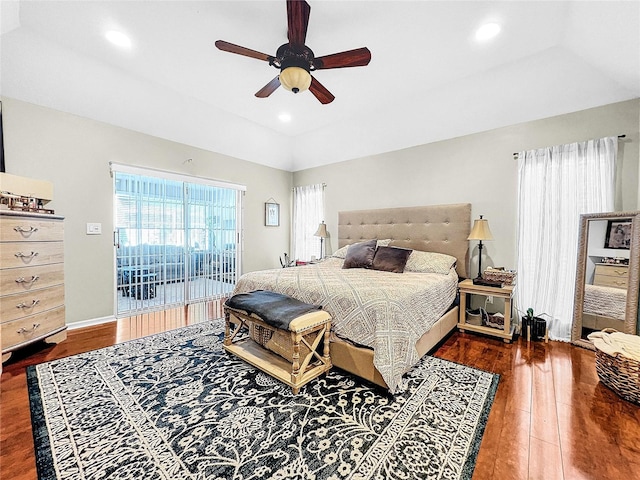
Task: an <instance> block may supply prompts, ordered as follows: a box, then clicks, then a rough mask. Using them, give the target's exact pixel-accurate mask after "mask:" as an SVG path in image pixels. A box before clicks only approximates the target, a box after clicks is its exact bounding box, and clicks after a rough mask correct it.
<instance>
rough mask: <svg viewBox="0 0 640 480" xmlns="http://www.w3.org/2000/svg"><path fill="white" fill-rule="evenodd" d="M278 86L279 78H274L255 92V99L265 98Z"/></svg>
mask: <svg viewBox="0 0 640 480" xmlns="http://www.w3.org/2000/svg"><path fill="white" fill-rule="evenodd" d="M279 86H280V78H278V77H276V78H274V79H273V80H271V81H270V82H269V83H267V84H266V85H265V86H264V87H262V88H261V89H260V90H258V91H257V92H256V97H258V98H267V97H268V96H269V95H271V94H272V93H273V92H275V91H276V89H277V88H278V87H279Z"/></svg>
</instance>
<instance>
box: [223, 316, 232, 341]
mask: <svg viewBox="0 0 640 480" xmlns="http://www.w3.org/2000/svg"><path fill="white" fill-rule="evenodd" d="M229 316H230V315H229V312H228V311H225V312H224V344H225V345H231V328H230V326H229Z"/></svg>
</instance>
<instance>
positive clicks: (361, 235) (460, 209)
mask: <svg viewBox="0 0 640 480" xmlns="http://www.w3.org/2000/svg"><path fill="white" fill-rule="evenodd" d="M470 231H471V204H468V203H461V204H451V205H433V206H425V207H406V208H385V209H378V210H356V211H348V212H338V247H343V246H345V245H351V244H352V243H357V242H361V241H363V240H370V239H372V238H378V239H387V238H390V239H391V240H392V241H391V245H392V246H396V247H404V248H412V249H414V250H424V251H430V252H438V253H446V254H448V255H452V256H454V257H456V258H457V260H458V262H457V264H456V271H457V272H458V276H459V277H461V278H467V277H468V264H469V241H468V240H467V237H468V236H469V232H470ZM457 323H458V307H457V306H455V307H454V308H452V309H450V310H449V311H447V313H445V314H444V315H443V316H442V317H441V318H440V319H439V320H438V321H437V322H436V323H435V324H434V326H433V327H432V328H431V330H429V331H428V332H427V333H425V334H424V335H423V336H422V337H420V339H419V340H418V343H417V345H416V348H417V350H418V354H419V355H420V357H422V356H423V355H425V354H426V353H427V352H429V351H430V350H431V349H433V347H435V346H436V345H437V344H438V343H439V342H440V341H441V340H442V339H443V338H444V337H446V336H447V335H448V334H449V332H450V331H451V330H453V329H454V328H455V326H456V325H457ZM330 350H331V362H332V363H333V365H334V366H336V367H338V368H341V369H343V370H346V371H348V372H350V373H353V374H354V375H358V376H359V377H361V378H364V379H365V380H369V381H370V382H373V383H375V384H376V385H379V386H381V387H384V388H388V387H387V384H386V383H385V381H384V380H383V378H382V376H381V375H380V372H378V370H377V369H376V368H375V366H374V365H373V350H372V349H370V348H366V347H358V346H355V345H353V344H352V343H349V342H347V341H344V340H341V339H339V338H338V337H336V336H335V335H332V337H331V344H330Z"/></svg>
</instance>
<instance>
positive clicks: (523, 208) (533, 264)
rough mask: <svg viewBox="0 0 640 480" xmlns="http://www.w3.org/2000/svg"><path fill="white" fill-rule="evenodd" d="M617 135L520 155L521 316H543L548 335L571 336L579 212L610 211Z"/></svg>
mask: <svg viewBox="0 0 640 480" xmlns="http://www.w3.org/2000/svg"><path fill="white" fill-rule="evenodd" d="M617 148H618V139H617V137H607V138H602V139H599V140H589V141H588V142H580V143H571V144H567V145H558V146H555V147H548V148H541V149H538V150H530V151H527V152H524V151H523V152H520V153H518V232H517V236H518V237H517V242H518V286H517V289H516V306H517V308H518V310H519V311H520V312H524V311H526V310H527V309H528V308H533V310H534V314H536V315H539V314H542V313H546V314H547V315H548V316H546V317H544V318H546V319H547V321H548V322H549V337H550V338H552V339H554V340H563V341H568V340H569V339H570V337H571V323H572V320H573V299H574V290H575V277H576V262H577V255H578V234H579V232H578V230H579V225H580V215H581V214H583V213H600V212H610V211H613V209H614V190H615V171H616V155H617Z"/></svg>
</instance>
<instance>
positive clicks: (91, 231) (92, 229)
mask: <svg viewBox="0 0 640 480" xmlns="http://www.w3.org/2000/svg"><path fill="white" fill-rule="evenodd" d="M87 235H102V224H101V223H87Z"/></svg>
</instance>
